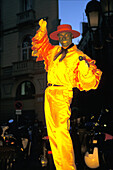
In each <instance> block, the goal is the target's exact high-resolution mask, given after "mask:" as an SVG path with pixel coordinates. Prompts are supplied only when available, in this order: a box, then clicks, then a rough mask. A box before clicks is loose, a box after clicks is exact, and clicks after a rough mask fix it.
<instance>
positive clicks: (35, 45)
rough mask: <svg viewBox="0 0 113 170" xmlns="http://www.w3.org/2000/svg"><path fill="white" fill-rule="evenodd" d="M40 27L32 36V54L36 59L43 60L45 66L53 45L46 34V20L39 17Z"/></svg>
mask: <svg viewBox="0 0 113 170" xmlns="http://www.w3.org/2000/svg"><path fill="white" fill-rule="evenodd" d="M39 26H40V28H39V29H38V31H37V32H36V35H35V36H34V37H33V38H32V47H31V49H32V56H35V57H37V58H36V61H42V60H44V61H45V66H46V67H47V65H48V60H49V58H48V54H49V51H50V50H51V49H53V48H54V46H53V45H52V44H51V43H50V42H49V38H48V34H47V28H46V26H47V22H46V21H44V20H43V19H41V20H40V21H39Z"/></svg>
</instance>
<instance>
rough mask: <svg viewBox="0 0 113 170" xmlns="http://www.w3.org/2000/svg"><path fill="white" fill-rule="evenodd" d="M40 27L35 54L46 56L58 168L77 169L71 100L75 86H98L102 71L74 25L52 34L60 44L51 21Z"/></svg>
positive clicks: (48, 100)
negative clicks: (77, 42) (83, 48)
mask: <svg viewBox="0 0 113 170" xmlns="http://www.w3.org/2000/svg"><path fill="white" fill-rule="evenodd" d="M39 26H40V28H39V29H38V31H37V32H36V35H35V36H34V37H33V38H32V56H35V57H37V58H36V61H42V60H44V64H45V70H46V72H47V73H48V74H47V81H48V84H47V85H48V87H47V88H46V90H45V119H46V125H47V132H48V137H49V141H50V146H51V150H52V155H53V160H54V164H55V167H56V169H57V170H76V163H75V162H76V160H75V158H74V150H73V144H72V139H71V137H70V133H69V126H70V125H69V119H70V116H71V110H70V104H71V101H72V98H73V88H75V87H76V88H78V89H79V90H80V91H83V90H85V91H88V90H90V89H96V88H97V87H98V84H99V81H100V78H101V75H102V72H101V70H99V69H97V67H96V65H95V61H94V60H92V59H91V58H90V57H88V56H87V55H86V54H84V53H83V52H82V51H80V50H79V49H77V46H76V45H74V44H73V43H72V39H73V38H76V37H78V36H79V35H80V33H79V32H78V31H75V30H72V27H71V25H68V24H63V25H59V26H58V27H57V31H54V32H52V33H51V34H50V38H51V39H53V40H59V42H60V44H61V46H60V45H52V44H51V43H50V42H49V38H48V33H47V28H46V26H47V22H46V21H45V20H43V19H41V20H40V21H39ZM75 149H77V148H75Z"/></svg>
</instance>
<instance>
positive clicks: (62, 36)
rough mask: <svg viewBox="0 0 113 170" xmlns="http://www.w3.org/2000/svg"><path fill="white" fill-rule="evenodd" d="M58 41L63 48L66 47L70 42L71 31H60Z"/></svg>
mask: <svg viewBox="0 0 113 170" xmlns="http://www.w3.org/2000/svg"><path fill="white" fill-rule="evenodd" d="M58 38H59V42H60V44H61V45H62V47H63V48H67V47H68V46H69V45H71V44H72V38H73V35H72V33H71V32H61V33H59V34H58Z"/></svg>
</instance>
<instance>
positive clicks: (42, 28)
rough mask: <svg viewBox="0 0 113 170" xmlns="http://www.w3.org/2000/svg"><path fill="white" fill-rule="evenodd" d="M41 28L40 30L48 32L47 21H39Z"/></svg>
mask: <svg viewBox="0 0 113 170" xmlns="http://www.w3.org/2000/svg"><path fill="white" fill-rule="evenodd" d="M39 26H40V29H41V30H42V31H45V30H46V26H47V22H46V21H45V20H43V19H41V20H40V21H39Z"/></svg>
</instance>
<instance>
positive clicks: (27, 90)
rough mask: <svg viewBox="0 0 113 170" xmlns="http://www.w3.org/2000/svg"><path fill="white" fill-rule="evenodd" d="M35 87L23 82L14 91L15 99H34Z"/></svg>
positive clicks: (30, 83)
mask: <svg viewBox="0 0 113 170" xmlns="http://www.w3.org/2000/svg"><path fill="white" fill-rule="evenodd" d="M34 95H35V87H34V85H33V83H32V82H30V81H24V82H22V83H21V84H20V85H19V86H18V87H17V91H16V99H17V100H18V99H30V98H34Z"/></svg>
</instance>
